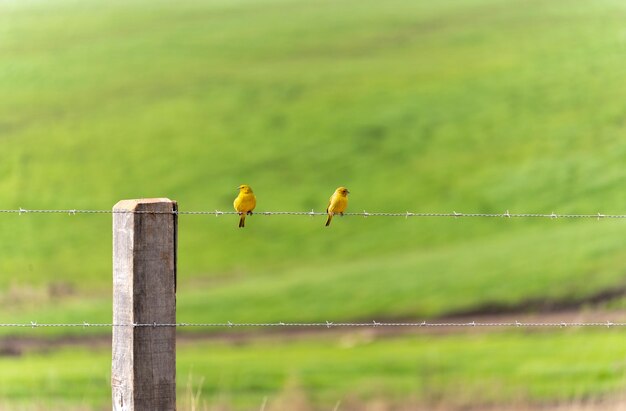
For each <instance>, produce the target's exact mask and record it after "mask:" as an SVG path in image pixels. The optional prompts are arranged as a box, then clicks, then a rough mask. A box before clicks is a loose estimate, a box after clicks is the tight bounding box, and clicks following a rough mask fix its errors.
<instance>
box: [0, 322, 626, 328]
mask: <svg viewBox="0 0 626 411" xmlns="http://www.w3.org/2000/svg"><path fill="white" fill-rule="evenodd" d="M0 327H4V328H56V327H80V328H89V327H105V328H113V327H133V328H163V327H167V328H171V327H174V328H235V327H239V328H283V327H284V328H320V329H322V328H341V327H344V328H349V327H352V328H378V327H403V328H413V327H414V328H428V327H430V328H450V327H463V328H476V327H500V328H520V327H526V328H538V327H542V328H567V327H602V328H611V327H626V323H620V322H612V321H592V322H563V321H561V322H520V321H509V322H478V321H470V322H429V321H421V322H378V321H372V322H332V321H325V322H282V321H280V322H270V323H234V322H231V321H228V322H225V323H186V322H180V323H157V322H152V323H136V324H112V323H90V322H87V321H84V322H82V323H38V322H37V321H31V322H28V323H6V324H2V323H0Z"/></svg>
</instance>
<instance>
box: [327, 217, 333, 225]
mask: <svg viewBox="0 0 626 411" xmlns="http://www.w3.org/2000/svg"><path fill="white" fill-rule="evenodd" d="M332 219H333V215H332V214H328V219H326V227H328V226H329V225H330V220H332Z"/></svg>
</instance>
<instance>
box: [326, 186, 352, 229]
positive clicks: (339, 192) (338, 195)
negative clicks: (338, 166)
mask: <svg viewBox="0 0 626 411" xmlns="http://www.w3.org/2000/svg"><path fill="white" fill-rule="evenodd" d="M348 194H350V192H349V191H348V189H347V188H345V187H339V188H338V189H336V190H335V192H334V193H333V195H332V196H331V197H330V201H329V202H328V207H326V212H327V213H328V219H327V220H326V227H328V226H329V225H330V221H331V220H332V219H333V216H334V215H335V214H340V215H343V212H344V211H346V207H347V206H348Z"/></svg>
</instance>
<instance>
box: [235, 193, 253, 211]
mask: <svg viewBox="0 0 626 411" xmlns="http://www.w3.org/2000/svg"><path fill="white" fill-rule="evenodd" d="M233 206H234V207H235V210H236V211H237V212H239V213H247V212H248V211H252V210H254V207H256V197H255V196H254V194H252V193H243V192H241V193H239V195H238V196H237V198H235V202H234V203H233Z"/></svg>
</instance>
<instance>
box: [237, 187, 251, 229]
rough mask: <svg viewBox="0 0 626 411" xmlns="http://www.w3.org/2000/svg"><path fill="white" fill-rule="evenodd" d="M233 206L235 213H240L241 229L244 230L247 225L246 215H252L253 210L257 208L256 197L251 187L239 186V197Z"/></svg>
mask: <svg viewBox="0 0 626 411" xmlns="http://www.w3.org/2000/svg"><path fill="white" fill-rule="evenodd" d="M233 205H234V206H235V211H237V212H238V213H239V228H243V227H245V225H246V215H249V214H252V210H254V207H256V197H255V196H254V193H253V192H252V189H251V188H250V186H249V185H247V184H242V185H240V186H239V195H237V198H235V202H234V203H233Z"/></svg>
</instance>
